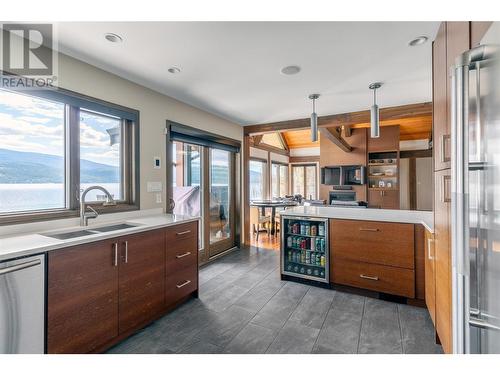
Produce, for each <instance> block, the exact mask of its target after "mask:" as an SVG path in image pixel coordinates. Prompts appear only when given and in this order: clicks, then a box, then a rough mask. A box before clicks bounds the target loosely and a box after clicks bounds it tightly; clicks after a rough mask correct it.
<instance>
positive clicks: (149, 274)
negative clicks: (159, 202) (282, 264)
mask: <svg viewBox="0 0 500 375" xmlns="http://www.w3.org/2000/svg"><path fill="white" fill-rule="evenodd" d="M193 224H194V225H193ZM185 226H186V224H181V225H179V227H181V228H180V229H184V227H185ZM176 227H177V226H173V227H168V228H167V229H158V230H153V231H147V232H142V233H138V234H133V235H129V236H122V237H118V238H114V239H111V240H104V241H98V242H94V243H88V244H85V245H80V246H75V247H71V248H66V249H61V250H56V251H53V252H49V255H48V300H47V352H48V353H93V352H100V351H103V350H105V349H106V348H108V347H110V346H111V345H114V344H116V343H118V342H119V341H120V340H121V339H123V338H125V337H127V336H129V335H130V334H132V333H134V332H135V331H136V330H137V329H140V328H141V327H143V326H145V325H146V324H148V323H150V322H151V321H153V320H154V319H157V318H159V317H160V316H161V315H163V314H164V313H166V312H167V311H168V310H170V309H172V308H174V307H175V306H177V305H179V304H180V303H182V302H183V301H185V300H186V299H187V298H188V297H189V296H190V295H195V292H196V291H197V289H198V262H197V247H198V246H197V244H198V241H197V229H196V228H197V227H196V223H192V224H191V227H192V228H193V231H194V239H191V240H189V241H181V242H179V241H177V243H175V244H174V245H173V246H171V247H172V248H173V252H174V254H176V255H174V256H173V259H175V260H174V261H173V260H172V256H171V255H172V251H170V253H169V244H168V243H166V242H167V238H168V234H169V233H170V232H171V231H176V232H179V233H183V232H185V230H180V229H179V228H176ZM184 247H185V248H184ZM186 253H190V254H189V256H183V255H184V254H186ZM167 254H170V256H169V258H170V259H171V260H170V262H169V261H167ZM191 254H192V256H191ZM177 256H180V258H178V257H177ZM167 265H168V267H167ZM167 268H168V270H169V271H168V272H167Z"/></svg>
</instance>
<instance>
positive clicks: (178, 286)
mask: <svg viewBox="0 0 500 375" xmlns="http://www.w3.org/2000/svg"><path fill="white" fill-rule="evenodd" d="M188 284H191V280H186V281H184V282H183V283H182V284H180V285H176V287H177V289H180V288H182V287H185V286H186V285H188Z"/></svg>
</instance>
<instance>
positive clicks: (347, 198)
mask: <svg viewBox="0 0 500 375" xmlns="http://www.w3.org/2000/svg"><path fill="white" fill-rule="evenodd" d="M328 204H330V205H331V206H336V207H359V208H366V207H367V206H368V204H367V202H363V201H357V200H356V192H355V191H331V192H330V194H329V198H328Z"/></svg>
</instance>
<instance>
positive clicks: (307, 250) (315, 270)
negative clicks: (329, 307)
mask: <svg viewBox="0 0 500 375" xmlns="http://www.w3.org/2000/svg"><path fill="white" fill-rule="evenodd" d="M328 249H329V247H328V219H317V218H306V217H295V216H286V215H285V214H282V215H281V275H282V278H286V277H287V276H290V277H295V278H299V279H305V280H312V281H317V282H320V283H325V284H326V285H329V283H330V275H329V269H330V257H329V251H328Z"/></svg>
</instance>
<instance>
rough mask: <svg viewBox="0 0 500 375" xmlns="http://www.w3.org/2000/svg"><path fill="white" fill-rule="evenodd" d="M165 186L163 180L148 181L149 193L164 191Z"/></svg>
mask: <svg viewBox="0 0 500 375" xmlns="http://www.w3.org/2000/svg"><path fill="white" fill-rule="evenodd" d="M162 190H163V187H162V184H161V182H158V181H148V193H155V192H159V191H162Z"/></svg>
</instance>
